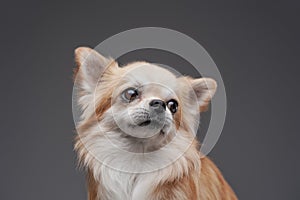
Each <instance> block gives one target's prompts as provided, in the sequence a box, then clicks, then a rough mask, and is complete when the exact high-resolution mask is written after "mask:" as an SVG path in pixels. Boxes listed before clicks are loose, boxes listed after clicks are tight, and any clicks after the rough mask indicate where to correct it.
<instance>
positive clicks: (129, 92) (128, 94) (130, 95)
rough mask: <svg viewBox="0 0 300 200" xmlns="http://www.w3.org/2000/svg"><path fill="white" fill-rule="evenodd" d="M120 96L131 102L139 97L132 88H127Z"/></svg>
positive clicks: (136, 91)
mask: <svg viewBox="0 0 300 200" xmlns="http://www.w3.org/2000/svg"><path fill="white" fill-rule="evenodd" d="M122 96H123V98H124V99H125V100H127V101H129V102H131V101H133V100H135V99H136V98H137V97H138V96H139V92H138V90H136V89H134V88H128V89H126V90H125V91H124V92H123V94H122Z"/></svg>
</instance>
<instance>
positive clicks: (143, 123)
mask: <svg viewBox="0 0 300 200" xmlns="http://www.w3.org/2000/svg"><path fill="white" fill-rule="evenodd" d="M150 123H151V120H146V121H143V122H142V123H139V124H138V125H139V126H148V125H149V124H150Z"/></svg>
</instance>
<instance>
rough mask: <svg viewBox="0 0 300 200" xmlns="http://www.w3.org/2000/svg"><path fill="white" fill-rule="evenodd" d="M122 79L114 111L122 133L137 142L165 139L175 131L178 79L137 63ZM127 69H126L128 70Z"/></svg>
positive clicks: (113, 101) (117, 89)
mask: <svg viewBox="0 0 300 200" xmlns="http://www.w3.org/2000/svg"><path fill="white" fill-rule="evenodd" d="M125 68H126V69H127V70H126V72H125V73H124V74H123V75H122V77H121V78H120V83H122V84H120V85H118V86H117V88H116V89H115V90H114V93H113V95H112V97H113V98H112V104H111V109H112V111H113V115H114V120H115V121H116V123H117V125H118V126H119V127H120V129H121V130H122V131H123V132H124V133H125V134H127V135H129V136H132V137H134V138H140V139H144V140H146V139H150V138H152V139H153V137H156V138H157V139H158V140H159V138H160V139H161V140H163V138H164V137H165V136H166V135H167V134H169V133H170V132H174V131H175V129H176V126H175V119H178V118H180V117H181V116H180V105H179V101H180V100H179V97H178V95H177V94H176V85H177V79H176V77H175V76H174V75H173V74H172V73H170V72H169V71H167V70H165V69H163V68H159V67H157V66H155V65H151V64H148V63H142V62H139V63H134V64H131V65H128V66H126V67H125ZM125 68H124V69H125Z"/></svg>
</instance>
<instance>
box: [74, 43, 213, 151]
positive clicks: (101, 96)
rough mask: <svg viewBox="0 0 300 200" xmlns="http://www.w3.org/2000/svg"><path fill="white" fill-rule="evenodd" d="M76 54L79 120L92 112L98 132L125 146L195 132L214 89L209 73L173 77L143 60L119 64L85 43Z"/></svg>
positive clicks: (141, 147) (140, 146) (148, 145)
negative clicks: (123, 64)
mask: <svg viewBox="0 0 300 200" xmlns="http://www.w3.org/2000/svg"><path fill="white" fill-rule="evenodd" d="M75 56H76V61H77V64H78V69H77V74H76V82H77V84H78V85H79V87H80V89H81V92H80V94H81V96H80V97H79V103H80V104H81V106H82V109H83V121H85V120H86V121H88V120H89V118H92V117H96V119H97V120H96V122H94V123H98V124H99V125H100V126H101V129H102V132H105V134H106V133H107V135H109V137H112V138H114V139H116V138H118V139H116V142H117V143H121V144H120V146H122V147H125V148H126V150H130V151H135V152H140V151H143V152H145V151H154V150H157V149H159V148H161V147H162V146H163V145H165V144H166V143H168V142H170V141H171V140H172V138H174V137H176V134H180V132H181V131H184V132H188V133H190V134H195V127H196V126H197V125H198V114H199V111H200V110H203V109H204V107H206V106H207V104H208V102H209V100H210V99H211V97H212V96H213V94H214V92H215V89H216V83H215V81H214V80H212V79H208V78H199V79H192V78H188V77H176V76H175V75H174V74H173V73H171V72H170V71H168V70H167V69H164V68H162V67H159V66H157V65H154V64H149V63H146V62H135V63H132V64H128V65H127V66H124V67H119V66H118V64H117V63H116V62H115V61H113V60H111V59H107V58H105V57H103V56H101V55H100V54H98V53H97V52H96V51H94V50H91V49H89V48H78V49H77V50H76V52H75ZM86 124H90V126H93V124H91V123H89V122H87V123H86ZM100 132H101V131H100Z"/></svg>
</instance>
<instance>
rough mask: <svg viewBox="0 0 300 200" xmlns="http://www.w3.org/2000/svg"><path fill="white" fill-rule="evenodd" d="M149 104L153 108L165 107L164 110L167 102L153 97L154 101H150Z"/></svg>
mask: <svg viewBox="0 0 300 200" xmlns="http://www.w3.org/2000/svg"><path fill="white" fill-rule="evenodd" d="M149 105H150V106H151V107H152V108H163V109H164V110H166V104H165V102H163V101H162V100H160V99H153V100H152V101H150V103H149Z"/></svg>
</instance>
